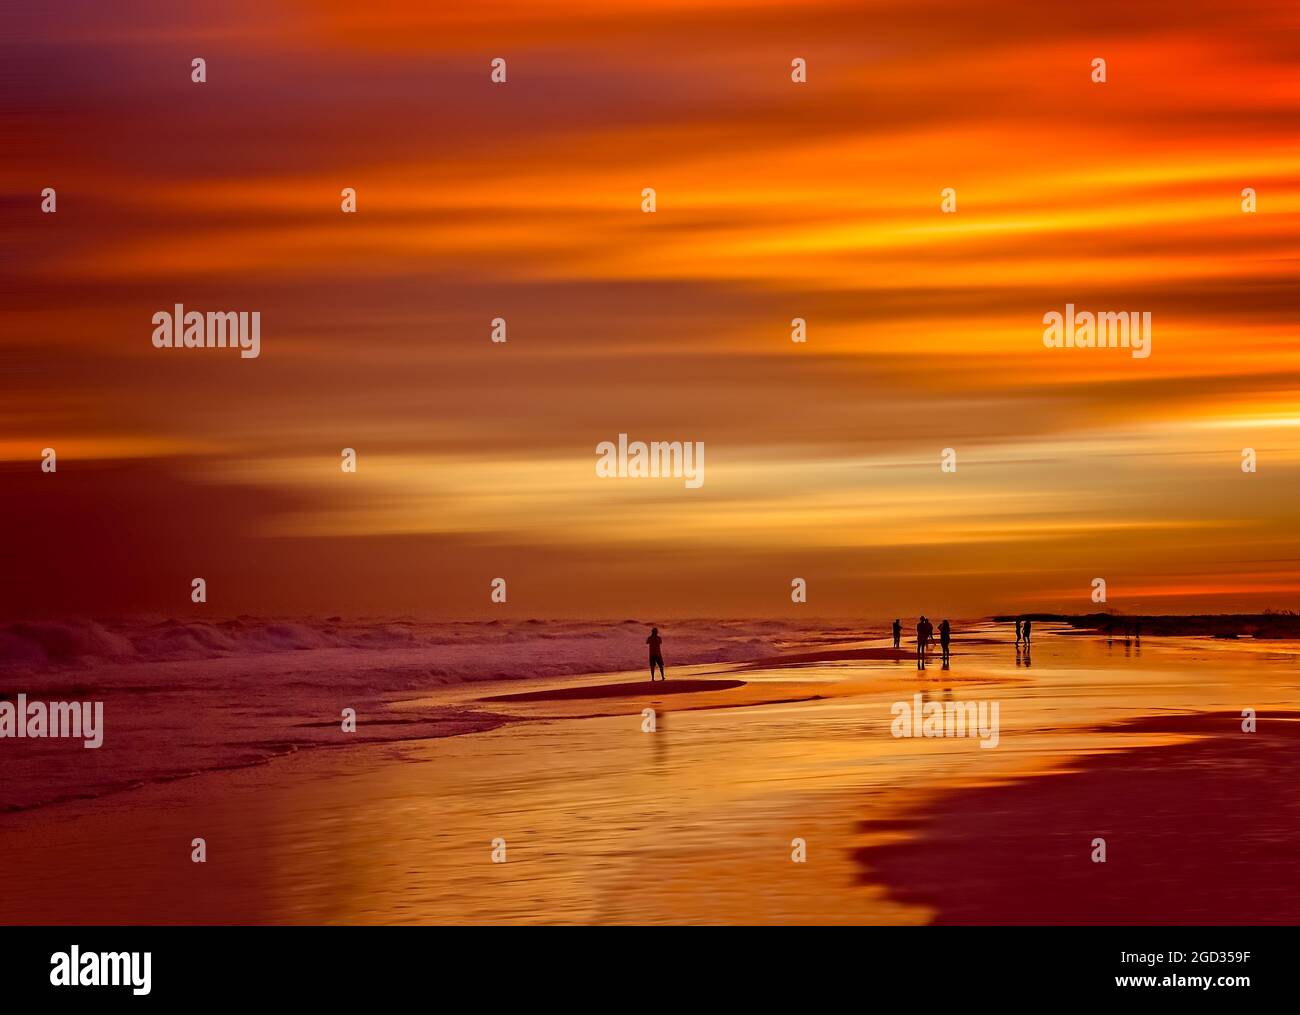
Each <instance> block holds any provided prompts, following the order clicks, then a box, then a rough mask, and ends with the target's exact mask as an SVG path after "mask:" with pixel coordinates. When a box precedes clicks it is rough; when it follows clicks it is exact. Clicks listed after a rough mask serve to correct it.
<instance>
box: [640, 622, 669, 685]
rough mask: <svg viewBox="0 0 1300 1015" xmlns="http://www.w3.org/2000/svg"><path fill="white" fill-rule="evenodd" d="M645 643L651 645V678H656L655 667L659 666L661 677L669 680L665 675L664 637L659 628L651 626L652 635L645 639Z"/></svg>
mask: <svg viewBox="0 0 1300 1015" xmlns="http://www.w3.org/2000/svg"><path fill="white" fill-rule="evenodd" d="M645 643H646V644H647V645H649V646H650V679H651V680H652V681H653V680H654V678H655V667H656V666H658V667H659V679H660V680H667V679H668V678H667V677H666V676H664V654H663V649H662V645H663V639H662V638H660V637H659V628H657V627H652V628H650V637H649V638H647V639H646V640H645Z"/></svg>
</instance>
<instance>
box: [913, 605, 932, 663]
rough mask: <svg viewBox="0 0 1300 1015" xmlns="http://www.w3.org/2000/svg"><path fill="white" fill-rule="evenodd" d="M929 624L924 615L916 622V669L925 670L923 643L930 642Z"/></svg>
mask: <svg viewBox="0 0 1300 1015" xmlns="http://www.w3.org/2000/svg"><path fill="white" fill-rule="evenodd" d="M929 628H930V622H929V621H928V620H926V619H925V614H924V613H923V614H921V619H920V620H918V621H917V622H916V668H917V669H918V670H923V669H925V643H926V642H927V641H929V640H930V630H929Z"/></svg>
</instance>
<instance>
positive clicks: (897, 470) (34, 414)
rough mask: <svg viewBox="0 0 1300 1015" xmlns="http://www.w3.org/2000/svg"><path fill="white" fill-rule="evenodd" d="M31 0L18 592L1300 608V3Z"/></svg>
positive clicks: (150, 606)
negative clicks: (192, 329)
mask: <svg viewBox="0 0 1300 1015" xmlns="http://www.w3.org/2000/svg"><path fill="white" fill-rule="evenodd" d="M23 6H25V7H28V8H29V9H30V10H31V11H32V13H28V14H23V13H21V12H17V13H10V12H6V13H5V15H4V16H3V18H4V22H5V31H4V32H3V38H4V42H3V44H2V45H3V66H4V87H3V91H4V105H5V107H6V113H5V116H4V123H5V125H4V127H3V147H4V157H3V159H2V160H0V184H2V185H3V195H4V230H5V234H6V239H7V241H8V242H7V243H6V244H5V246H6V248H7V250H6V254H5V257H4V259H3V264H0V292H2V293H3V302H2V303H0V320H3V331H2V335H0V357H2V362H3V366H4V369H3V371H2V372H0V495H2V497H3V500H2V503H3V515H4V526H5V538H4V540H3V541H2V542H0V568H2V569H3V570H2V572H0V573H3V576H4V578H5V581H4V582H3V585H2V586H0V587H2V588H3V591H2V592H0V605H2V606H3V609H4V612H5V615H6V616H23V615H61V614H97V615H107V614H128V613H150V614H163V615H178V616H193V615H195V614H197V613H198V612H199V611H203V612H205V613H207V614H209V615H211V616H230V615H236V614H245V613H250V614H251V613H258V614H281V615H289V614H318V615H330V614H343V615H368V616H374V615H398V614H403V615H404V614H410V615H422V616H482V617H491V616H496V615H503V614H504V615H508V616H515V617H561V616H598V617H611V618H615V619H623V618H625V617H635V618H651V617H671V616H746V615H758V616H768V615H771V616H797V615H801V614H800V611H802V612H803V613H806V614H807V616H810V617H811V616H853V617H861V618H865V620H869V621H871V622H874V623H879V622H881V621H883V620H884V619H892V618H893V617H894V616H896V615H903V616H912V615H915V614H916V613H918V612H920V611H925V612H927V613H930V614H932V615H936V614H937V615H951V616H954V617H970V616H976V615H983V614H988V613H992V612H995V611H1002V610H1010V609H1059V610H1065V611H1077V612H1088V611H1090V610H1092V609H1094V608H1095V607H1094V606H1093V604H1092V602H1091V601H1090V598H1089V594H1090V591H1091V584H1090V583H1091V581H1092V579H1093V578H1095V577H1104V578H1105V579H1106V580H1107V582H1108V586H1109V593H1110V603H1109V605H1110V606H1111V607H1113V608H1118V609H1121V610H1128V611H1144V612H1200V611H1228V610H1255V609H1262V608H1264V607H1274V608H1296V607H1300V535H1297V532H1296V520H1297V517H1298V512H1297V493H1298V492H1300V482H1297V480H1300V429H1298V428H1300V402H1298V399H1297V396H1298V393H1300V343H1298V338H1300V335H1298V333H1297V310H1298V309H1300V287H1298V278H1297V275H1298V270H1297V269H1300V260H1298V255H1300V129H1298V125H1300V7H1297V6H1296V5H1295V4H1293V3H1262V2H1246V3H1237V4H1227V3H1198V2H1195V0H1191V2H1188V0H1178V2H1176V3H1175V2H1155V3H1150V4H1134V3H1132V2H1131V0H1125V2H1100V3H1089V4H1086V5H1079V7H1080V9H1078V10H1074V11H1066V10H1063V9H1059V8H1058V5H1055V4H1043V3H1038V2H1025V3H1000V4H995V3H981V4H978V5H972V4H970V3H965V2H956V0H954V2H949V3H924V2H921V3H918V2H916V0H891V2H886V3H857V4H842V3H818V2H816V0H797V2H795V0H790V2H774V0H747V2H743V3H741V2H730V0H689V2H688V0H656V2H655V3H653V4H645V3H642V2H636V3H632V2H630V0H537V2H510V3H505V2H490V0H489V2H472V3H458V4H443V3H439V2H436V0H432V2H425V0H421V2H410V3H390V2H383V0H373V2H368V3H363V4H357V3H353V2H342V0H329V2H325V0H312V2H305V0H304V2H301V3H271V4H268V3H265V2H258V3H251V2H248V3H241V2H225V3H205V2H192V3H186V4H175V3H172V2H161V0H159V2H132V3H129V4H112V5H108V4H101V3H93V2H77V3H63V2H53V3H50V4H48V5H47V4H34V3H33V4H26V5H23ZM977 8H978V9H977ZM195 57H202V58H204V59H205V60H206V61H207V81H206V83H203V84H196V83H193V82H192V81H191V78H190V74H191V60H192V59H193V58H195ZM494 57H503V58H505V59H506V61H507V66H508V80H507V83H505V84H503V85H499V84H493V83H492V82H491V81H490V80H489V74H490V61H491V60H492V59H493V58H494ZM796 57H800V58H803V59H805V60H806V61H807V78H808V80H807V83H806V84H796V83H794V82H792V81H791V77H790V68H791V60H792V59H794V58H796ZM1095 57H1103V58H1104V59H1105V60H1106V61H1107V81H1106V83H1105V84H1095V83H1093V81H1092V79H1091V75H1092V67H1091V63H1092V60H1093V59H1094V58H1095ZM45 187H53V188H55V189H56V190H57V195H58V197H57V200H58V210H57V212H56V213H55V214H42V212H41V208H40V204H41V199H40V194H41V190H42V188H45ZM344 187H354V188H356V191H357V195H358V198H357V200H358V212H357V213H356V214H343V213H342V212H341V211H340V191H341V190H342V188H344ZM645 187H653V188H655V190H656V192H657V200H658V207H657V211H656V212H655V213H654V214H644V213H643V212H642V211H641V192H642V189H643V188H645ZM946 187H952V188H954V189H955V190H956V194H957V211H956V213H955V214H945V213H943V212H942V211H941V210H940V201H941V191H942V190H943V189H944V188H946ZM1245 187H1251V188H1255V190H1256V193H1257V200H1258V211H1257V212H1256V213H1255V214H1244V213H1243V211H1242V198H1241V192H1242V189H1243V188H1245ZM176 303H183V304H185V306H186V307H187V308H189V309H198V310H246V311H254V310H257V311H260V312H261V314H262V351H261V356H260V357H259V358H257V359H251V360H244V359H240V358H239V356H238V355H237V354H232V353H231V352H229V351H226V350H215V349H214V350H184V351H178V350H168V349H163V350H159V349H155V348H154V347H153V346H152V344H151V341H150V336H151V334H152V330H153V328H152V325H151V318H152V315H153V314H154V313H155V312H157V311H159V310H170V309H171V308H172V306H173V304H176ZM1066 303H1073V304H1075V305H1076V306H1077V307H1078V308H1079V309H1081V310H1092V311H1129V310H1132V311H1149V312H1150V313H1151V314H1152V320H1153V353H1152V355H1151V356H1150V358H1148V359H1134V358H1133V357H1132V356H1130V355H1129V353H1128V352H1127V351H1125V350H1098V349H1061V350H1055V349H1047V348H1044V346H1043V341H1042V334H1043V323H1042V320H1043V315H1044V314H1045V313H1047V312H1049V311H1053V310H1055V311H1062V310H1063V309H1064V306H1065V304H1066ZM498 316H500V317H504V318H506V320H507V321H508V329H509V331H508V335H509V340H508V342H506V343H505V344H494V343H493V342H491V341H490V338H489V335H490V330H491V329H490V322H491V320H492V319H493V318H494V317H498ZM795 317H802V318H804V319H806V321H807V327H808V341H807V342H806V343H805V344H796V343H793V342H791V340H790V322H791V319H792V318H795ZM620 432H625V433H628V434H629V435H630V437H631V438H632V439H641V440H647V441H649V440H681V441H703V442H704V444H705V447H706V449H707V453H706V462H705V482H704V485H703V487H702V488H700V489H697V490H691V489H686V488H685V486H684V484H683V483H682V481H680V480H676V481H674V480H671V479H668V480H629V479H624V480H607V479H600V478H598V477H597V476H596V473H595V469H594V463H595V448H596V445H597V444H598V443H600V442H601V441H605V440H616V439H617V437H618V434H619V433H620ZM46 447H52V448H54V449H56V451H57V453H58V471H57V473H55V474H53V475H47V474H43V473H42V472H41V470H40V459H41V452H42V449H43V448H46ZM345 447H351V448H355V449H356V450H357V452H358V456H359V466H358V471H357V473H356V474H355V475H347V474H344V473H343V472H342V471H341V470H340V467H339V462H340V451H341V449H342V448H345ZM1246 447H1251V448H1254V449H1256V451H1257V453H1258V460H1259V465H1258V472H1257V473H1255V474H1247V473H1244V472H1243V471H1242V469H1241V457H1242V449H1243V448H1246ZM944 448H953V449H955V451H956V454H957V465H958V467H957V471H956V472H955V473H951V474H946V473H943V472H941V471H940V468H939V462H940V455H941V452H942V451H943V449H944ZM195 576H202V577H204V578H206V579H207V581H208V585H209V601H208V604H207V605H206V606H204V607H197V606H193V605H191V603H190V601H189V590H190V579H191V578H192V577H195ZM498 576H500V577H504V578H506V580H507V582H508V587H509V603H508V605H506V606H504V607H502V606H493V605H492V604H491V603H490V602H489V583H490V581H491V580H492V578H494V577H498ZM794 577H803V578H805V579H806V580H807V582H808V603H807V605H805V606H798V607H796V606H794V605H793V604H791V602H790V595H789V592H790V580H791V579H792V578H794Z"/></svg>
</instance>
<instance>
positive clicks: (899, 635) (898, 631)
mask: <svg viewBox="0 0 1300 1015" xmlns="http://www.w3.org/2000/svg"><path fill="white" fill-rule="evenodd" d="M902 643H903V623H902V621H900V620H899V619H898V618H897V617H895V618H894V648H898V646H899V645H901V644H902Z"/></svg>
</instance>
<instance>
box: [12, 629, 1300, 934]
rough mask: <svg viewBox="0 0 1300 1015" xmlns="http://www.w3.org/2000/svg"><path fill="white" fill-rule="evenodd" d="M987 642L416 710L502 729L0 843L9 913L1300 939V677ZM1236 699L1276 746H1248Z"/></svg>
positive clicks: (191, 795) (1080, 645)
mask: <svg viewBox="0 0 1300 1015" xmlns="http://www.w3.org/2000/svg"><path fill="white" fill-rule="evenodd" d="M999 634H1000V631H998V630H997V629H985V630H981V631H977V632H974V633H973V634H972V636H971V637H969V638H968V639H967V640H966V641H964V642H962V641H958V643H957V645H956V646H955V653H954V659H953V664H952V668H951V669H949V670H944V669H942V668H941V667H939V666H936V665H931V666H930V667H929V668H928V669H926V670H924V671H918V670H917V669H916V668H915V666H914V664H913V663H912V657H911V654H910V653H904V658H901V659H900V658H896V657H895V655H894V652H893V650H892V649H890V648H888V647H887V646H883V645H881V644H879V643H877V644H868V645H865V646H864V645H861V644H858V645H850V646H843V645H840V646H835V645H828V646H825V649H824V651H818V652H810V651H807V650H803V651H799V652H795V653H792V655H793V656H796V657H797V658H796V659H794V660H791V659H781V660H779V661H778V662H776V663H774V664H772V665H769V666H761V665H759V666H754V665H751V664H750V663H749V662H748V661H742V662H741V663H737V664H732V665H727V664H720V663H710V664H704V665H700V666H695V667H677V668H674V670H673V671H672V676H671V677H670V679H669V680H668V681H667V682H666V683H660V682H655V683H653V684H651V683H650V682H649V681H646V680H645V679H644V678H643V677H642V676H641V674H640V673H636V674H630V673H607V674H593V675H586V676H570V677H557V678H553V679H547V680H545V681H543V682H541V683H542V686H536V685H534V686H531V687H528V688H526V689H525V688H521V687H520V685H519V682H518V681H495V682H486V683H482V684H474V685H460V686H449V687H443V688H440V689H437V690H436V691H430V692H429V693H427V694H421V693H418V689H413V692H412V693H411V694H409V695H407V696H406V697H404V698H403V699H401V700H392V701H389V702H388V709H387V710H386V711H384V712H383V713H381V714H380V715H381V721H383V722H385V723H387V722H391V721H393V720H394V719H398V720H400V719H401V718H403V717H405V716H408V715H410V716H413V717H415V718H417V719H419V721H422V722H427V721H428V719H429V717H431V716H435V715H447V714H452V713H456V712H457V711H459V712H462V713H464V714H466V715H468V716H491V718H492V724H493V725H492V728H482V729H475V728H474V727H472V726H470V727H456V726H449V727H447V728H446V731H447V732H451V733H459V734H460V735H452V736H441V735H438V734H436V733H435V734H434V735H433V737H432V738H423V739H416V740H408V739H401V740H391V739H389V740H387V741H386V742H385V741H383V740H378V739H371V740H369V742H363V741H347V740H346V739H345V738H340V740H339V743H338V745H337V746H333V747H330V746H321V745H320V744H319V743H317V744H316V745H315V746H314V747H313V749H310V750H300V751H291V752H289V753H286V754H282V755H278V756H275V757H272V758H270V759H268V760H266V761H265V762H264V763H261V764H255V765H248V766H244V767H237V768H231V769H224V770H212V771H206V772H202V773H199V774H195V775H192V776H190V777H185V778H179V779H170V780H156V781H150V782H148V783H144V784H141V785H139V786H138V787H137V788H134V789H127V790H123V791H120V792H117V793H113V794H110V795H107V796H102V797H98V798H95V799H88V800H72V801H67V802H65V803H60V804H54V805H50V806H45V807H40V808H37V809H35V810H31V811H26V812H20V813H13V814H9V815H4V816H2V817H0V864H2V865H3V866H4V868H5V869H6V870H8V871H12V872H17V874H18V876H16V877H13V878H11V879H10V881H9V882H8V887H7V890H6V892H5V893H4V894H3V896H0V919H3V920H5V921H6V922H11V923H136V922H139V923H160V922H161V923H593V922H597V923H877V924H903V923H910V924H916V923H928V922H943V923H969V922H976V923H993V922H1119V923H1126V922H1139V923H1140V922H1164V921H1169V920H1173V921H1175V922H1196V921H1201V922H1248V923H1249V922H1260V923H1267V922H1286V921H1287V920H1294V918H1295V916H1296V914H1295V913H1294V912H1293V911H1292V906H1291V901H1290V900H1291V899H1292V898H1293V897H1294V893H1292V892H1289V891H1287V889H1289V888H1291V887H1293V886H1294V883H1295V880H1296V870H1295V865H1294V862H1293V861H1292V860H1291V857H1292V856H1294V855H1300V814H1297V807H1296V805H1295V804H1294V803H1292V802H1291V801H1290V800H1289V799H1288V794H1289V793H1290V787H1291V786H1293V785H1294V780H1293V779H1292V778H1291V777H1292V776H1294V775H1295V774H1296V773H1295V771H1294V766H1295V757H1296V755H1297V752H1296V751H1295V750H1294V748H1295V746H1296V744H1295V738H1294V735H1293V732H1292V731H1293V730H1295V729H1296V728H1297V726H1300V723H1297V722H1295V721H1293V718H1292V715H1293V713H1292V710H1291V709H1290V708H1288V707H1287V706H1289V705H1291V704H1292V703H1293V700H1294V672H1295V663H1296V659H1295V656H1294V654H1291V653H1286V652H1278V651H1277V650H1276V649H1274V648H1269V647H1267V646H1263V645H1259V644H1254V645H1242V644H1240V643H1232V642H1226V643H1225V642H1222V641H1194V640H1187V641H1178V642H1174V641H1171V642H1169V643H1156V644H1149V645H1146V646H1143V647H1142V648H1140V649H1139V648H1138V647H1136V646H1133V647H1125V646H1121V645H1108V644H1107V643H1106V641H1105V639H1098V638H1088V637H1083V636H1080V635H1078V634H1074V633H1071V634H1066V633H1065V632H1060V633H1056V634H1054V633H1053V632H1050V631H1046V630H1044V631H1043V632H1042V633H1041V635H1040V638H1041V640H1040V641H1039V642H1037V643H1036V645H1035V647H1034V650H1033V659H1032V660H1031V659H1029V658H1028V657H1027V656H1025V655H1024V654H1023V653H1016V652H1015V651H1014V647H1013V646H1011V645H1010V644H1008V643H1007V640H1000V639H999ZM864 649H865V650H866V651H863V650H864ZM882 649H883V651H882ZM915 695H920V696H921V697H922V699H924V700H925V701H927V702H936V703H940V704H943V703H946V702H954V701H956V702H960V701H970V700H976V699H978V700H986V699H991V700H994V701H997V702H999V703H1000V705H1001V713H1000V714H1001V736H1000V740H999V746H998V748H997V749H995V750H984V749H981V747H980V746H979V743H978V742H977V741H975V740H970V739H953V738H944V739H916V738H911V739H908V738H904V739H898V738H897V737H895V736H893V735H891V706H892V705H893V704H894V703H896V702H898V701H900V700H903V701H910V700H913V698H914V696H915ZM1247 703H1248V704H1251V705H1252V706H1255V707H1258V709H1259V713H1260V715H1261V717H1262V718H1261V721H1260V730H1259V732H1258V733H1255V734H1250V735H1245V734H1241V733H1240V732H1237V733H1234V732H1233V729H1234V728H1235V727H1234V722H1235V723H1236V724H1237V727H1239V723H1240V718H1239V716H1240V712H1239V709H1240V707H1241V706H1242V705H1243V704H1247ZM646 709H653V711H654V714H655V719H656V723H655V727H654V732H647V730H646V724H645V721H644V712H645V710H646ZM1234 716H1236V719H1235V720H1234V719H1233V717H1234ZM364 717H365V713H363V717H362V718H363V724H364V721H365V718H364ZM385 736H387V734H385ZM158 747H159V749H162V748H163V747H165V741H160V742H159V744H158ZM1095 836H1103V837H1105V838H1106V839H1107V843H1108V850H1109V856H1108V862H1107V863H1106V864H1104V865H1100V864H1093V863H1091V862H1090V860H1089V852H1090V843H1091V840H1092V838H1094V837H1095ZM196 837H201V838H203V839H204V840H205V843H206V849H207V861H206V863H203V864H196V863H193V862H191V852H192V842H193V840H194V839H195V838H196ZM498 840H502V841H504V842H505V843H506V845H507V852H508V860H507V862H506V863H504V864H499V863H493V862H492V849H493V843H494V842H497V841H498ZM796 842H802V843H803V846H804V848H805V849H806V862H803V863H795V862H792V851H793V849H794V846H795V844H796ZM1260 872H1263V873H1262V874H1261V873H1260ZM1261 878H1262V879H1263V881H1262V882H1261V880H1260V879H1261ZM1261 884H1263V885H1266V886H1267V887H1261ZM1139 887H1141V889H1142V891H1138V890H1137V889H1138V888H1139Z"/></svg>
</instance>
